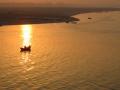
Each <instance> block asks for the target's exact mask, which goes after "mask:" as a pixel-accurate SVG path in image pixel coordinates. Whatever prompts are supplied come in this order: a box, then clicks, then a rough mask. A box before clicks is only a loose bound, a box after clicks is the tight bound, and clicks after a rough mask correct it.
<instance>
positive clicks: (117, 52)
mask: <svg viewBox="0 0 120 90" xmlns="http://www.w3.org/2000/svg"><path fill="white" fill-rule="evenodd" d="M76 17H79V18H80V19H81V21H80V23H78V24H65V23H60V24H40V25H16V26H3V27H0V90H120V12H108V13H89V14H81V15H78V16H76ZM88 17H92V18H93V19H91V20H88V19H87V18H88ZM29 44H30V45H31V46H32V51H31V52H26V53H24V52H23V53H21V52H20V47H22V46H24V45H29Z"/></svg>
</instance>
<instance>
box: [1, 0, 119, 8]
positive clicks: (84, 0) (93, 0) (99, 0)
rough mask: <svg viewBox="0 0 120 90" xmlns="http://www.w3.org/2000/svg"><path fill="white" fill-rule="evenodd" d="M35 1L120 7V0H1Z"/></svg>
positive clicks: (5, 1)
mask: <svg viewBox="0 0 120 90" xmlns="http://www.w3.org/2000/svg"><path fill="white" fill-rule="evenodd" d="M13 2H14V3H35V4H39V3H40V4H54V5H55V4H56V5H62V4H63V5H77V6H85V7H89V6H95V7H96V6H98V7H119V6H120V0H19V1H18V0H0V3H13Z"/></svg>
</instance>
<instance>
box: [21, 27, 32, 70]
mask: <svg viewBox="0 0 120 90" xmlns="http://www.w3.org/2000/svg"><path fill="white" fill-rule="evenodd" d="M21 32H22V33H21V34H22V35H21V36H22V46H23V47H24V46H29V45H31V43H32V42H31V41H32V40H31V39H32V25H21ZM30 56H31V54H30V52H24V53H21V61H20V65H21V66H22V68H23V72H27V71H30V70H32V69H33V68H34V62H33V61H32V60H31V58H30Z"/></svg>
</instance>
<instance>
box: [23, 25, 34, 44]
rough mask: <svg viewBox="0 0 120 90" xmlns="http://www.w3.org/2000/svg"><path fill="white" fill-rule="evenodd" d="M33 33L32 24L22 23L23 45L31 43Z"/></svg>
mask: <svg viewBox="0 0 120 90" xmlns="http://www.w3.org/2000/svg"><path fill="white" fill-rule="evenodd" d="M31 33H32V26H31V25H22V38H23V46H29V45H31V38H32V35H31Z"/></svg>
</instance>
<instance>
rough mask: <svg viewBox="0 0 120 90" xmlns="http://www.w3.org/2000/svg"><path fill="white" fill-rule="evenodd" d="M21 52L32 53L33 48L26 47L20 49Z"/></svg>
mask: <svg viewBox="0 0 120 90" xmlns="http://www.w3.org/2000/svg"><path fill="white" fill-rule="evenodd" d="M20 50H21V52H25V51H29V52H30V51H31V46H24V47H21V48H20Z"/></svg>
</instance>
